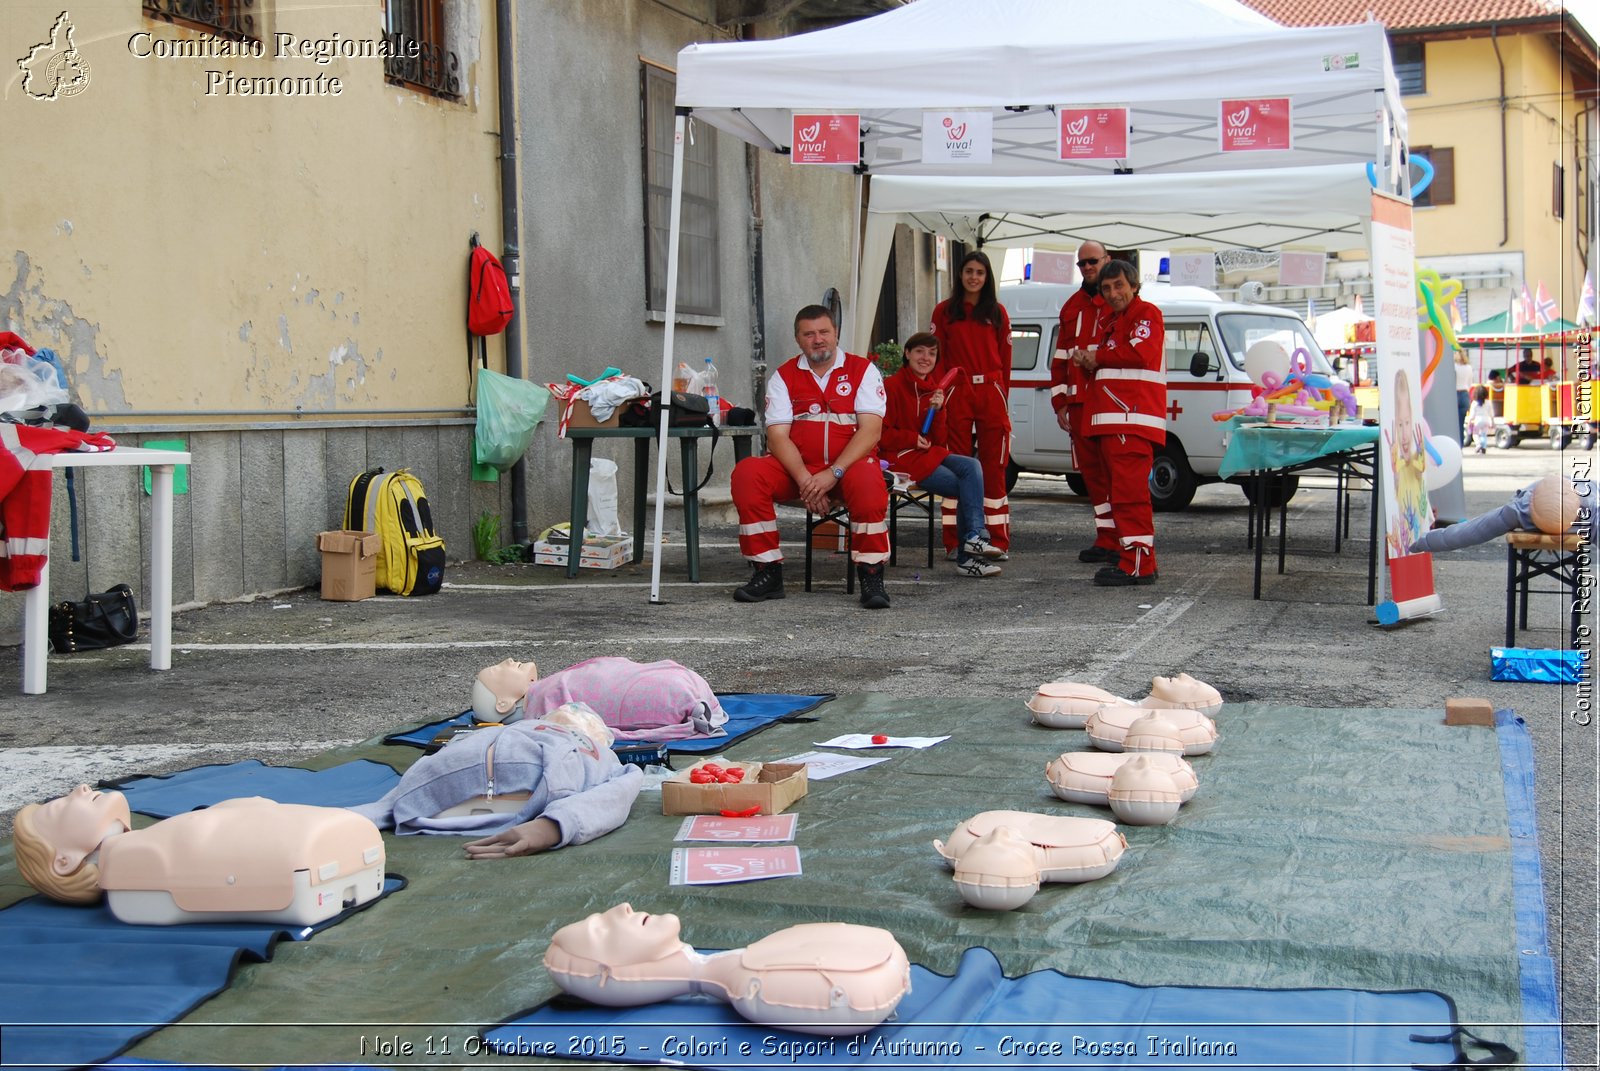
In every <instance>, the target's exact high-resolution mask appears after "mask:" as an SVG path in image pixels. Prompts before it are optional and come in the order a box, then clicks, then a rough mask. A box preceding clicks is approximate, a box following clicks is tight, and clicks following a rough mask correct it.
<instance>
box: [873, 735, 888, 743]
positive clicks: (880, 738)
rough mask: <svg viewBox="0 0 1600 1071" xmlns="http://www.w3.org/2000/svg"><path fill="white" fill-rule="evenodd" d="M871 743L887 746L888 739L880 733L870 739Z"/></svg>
mask: <svg viewBox="0 0 1600 1071" xmlns="http://www.w3.org/2000/svg"><path fill="white" fill-rule="evenodd" d="M872 742H873V743H874V744H887V743H888V742H889V738H888V737H887V736H884V735H883V734H882V733H879V734H877V735H876V736H874V737H873V738H872Z"/></svg>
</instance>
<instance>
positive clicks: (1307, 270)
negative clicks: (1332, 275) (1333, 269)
mask: <svg viewBox="0 0 1600 1071" xmlns="http://www.w3.org/2000/svg"><path fill="white" fill-rule="evenodd" d="M1327 260H1328V257H1327V254H1325V253H1279V254H1278V285H1279V286H1321V285H1322V279H1323V273H1324V271H1325V269H1326V267H1327Z"/></svg>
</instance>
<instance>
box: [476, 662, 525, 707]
mask: <svg viewBox="0 0 1600 1071" xmlns="http://www.w3.org/2000/svg"><path fill="white" fill-rule="evenodd" d="M538 679H539V667H538V666H536V665H534V664H533V663H532V662H518V661H517V660H516V659H514V658H508V659H506V660H505V661H504V662H496V663H495V664H494V665H492V666H490V667H489V668H488V669H485V670H483V671H482V672H480V673H479V674H478V681H479V683H481V684H482V685H483V686H484V687H485V688H487V689H489V691H490V692H491V693H493V695H494V699H495V704H494V705H495V709H496V710H497V711H499V712H500V713H501V714H504V713H506V712H507V711H509V710H512V709H513V708H514V707H516V705H517V704H518V703H520V702H522V701H523V700H524V699H526V698H527V697H528V685H529V684H531V683H533V682H534V681H536V680H538Z"/></svg>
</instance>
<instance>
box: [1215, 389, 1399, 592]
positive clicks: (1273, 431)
mask: <svg viewBox="0 0 1600 1071" xmlns="http://www.w3.org/2000/svg"><path fill="white" fill-rule="evenodd" d="M1228 424H1229V431H1228V449H1227V452H1226V453H1224V454H1223V455H1222V463H1221V464H1220V465H1219V466H1218V468H1217V475H1218V476H1220V477H1222V478H1223V479H1227V478H1229V477H1230V476H1235V475H1238V474H1240V473H1248V474H1249V475H1250V478H1251V480H1252V481H1253V482H1254V485H1255V495H1254V497H1252V498H1251V501H1250V522H1249V536H1248V544H1250V545H1253V546H1254V548H1255V552H1256V575H1255V589H1254V596H1255V598H1257V599H1259V598H1261V558H1262V555H1263V553H1264V549H1265V543H1266V539H1267V534H1268V531H1267V529H1268V525H1269V524H1270V518H1271V516H1272V509H1271V506H1270V505H1269V504H1268V488H1269V487H1270V486H1271V483H1272V481H1273V480H1282V479H1285V478H1287V477H1289V476H1291V475H1294V474H1296V473H1301V472H1308V471H1312V470H1322V471H1325V472H1332V473H1333V474H1334V478H1335V480H1336V481H1337V483H1336V485H1335V486H1336V490H1335V492H1334V507H1333V508H1334V518H1333V549H1334V553H1336V554H1337V553H1338V552H1339V550H1340V547H1341V545H1342V537H1343V536H1344V535H1345V534H1346V532H1347V530H1348V526H1349V524H1350V512H1349V506H1350V499H1349V495H1348V494H1347V493H1346V490H1345V481H1346V478H1347V477H1348V476H1349V475H1351V474H1354V475H1356V476H1359V477H1362V478H1364V479H1366V481H1367V483H1368V486H1369V487H1370V488H1371V490H1372V509H1371V514H1372V516H1371V539H1370V542H1369V544H1368V547H1367V603H1368V604H1369V605H1370V604H1372V603H1373V602H1375V601H1376V600H1377V577H1378V477H1377V473H1378V428H1377V427H1376V426H1368V425H1365V424H1337V425H1335V426H1333V427H1331V428H1330V427H1320V428H1319V427H1307V426H1300V425H1293V424H1253V423H1244V422H1243V421H1242V418H1240V417H1234V418H1233V419H1232V420H1230V421H1229V422H1228ZM1288 507H1289V503H1288V497H1287V495H1285V496H1282V497H1280V499H1279V502H1278V572H1279V573H1282V572H1283V571H1284V558H1285V554H1286V544H1287V541H1288V536H1287V522H1288V519H1289V509H1288Z"/></svg>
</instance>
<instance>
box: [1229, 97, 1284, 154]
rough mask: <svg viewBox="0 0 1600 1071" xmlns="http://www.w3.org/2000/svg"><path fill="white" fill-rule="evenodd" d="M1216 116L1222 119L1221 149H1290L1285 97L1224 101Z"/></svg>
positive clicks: (1254, 150) (1251, 150)
mask: <svg viewBox="0 0 1600 1071" xmlns="http://www.w3.org/2000/svg"><path fill="white" fill-rule="evenodd" d="M1219 115H1220V118H1221V121H1222V151H1223V152H1259V151H1261V150H1262V149H1292V148H1294V145H1293V144H1292V140H1291V133H1290V125H1289V98H1288V97H1265V98H1262V99H1258V100H1225V101H1223V102H1222V104H1221V107H1220V110H1219Z"/></svg>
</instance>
